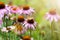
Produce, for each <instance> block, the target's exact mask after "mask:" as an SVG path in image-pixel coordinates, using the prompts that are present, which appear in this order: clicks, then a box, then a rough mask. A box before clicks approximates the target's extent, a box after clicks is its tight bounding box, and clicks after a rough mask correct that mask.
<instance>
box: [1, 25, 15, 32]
mask: <svg viewBox="0 0 60 40" xmlns="http://www.w3.org/2000/svg"><path fill="white" fill-rule="evenodd" d="M14 29H15V26H8V27H3V28H2V29H1V31H2V32H9V31H12V30H14Z"/></svg>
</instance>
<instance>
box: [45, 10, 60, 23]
mask: <svg viewBox="0 0 60 40" xmlns="http://www.w3.org/2000/svg"><path fill="white" fill-rule="evenodd" d="M46 19H47V20H49V21H50V22H52V21H55V22H57V21H58V20H59V19H60V16H59V15H58V14H57V13H56V9H51V10H50V11H49V12H47V13H46Z"/></svg>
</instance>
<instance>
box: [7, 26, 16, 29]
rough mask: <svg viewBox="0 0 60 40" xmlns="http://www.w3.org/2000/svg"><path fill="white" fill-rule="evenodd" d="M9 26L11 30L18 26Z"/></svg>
mask: <svg viewBox="0 0 60 40" xmlns="http://www.w3.org/2000/svg"><path fill="white" fill-rule="evenodd" d="M7 28H10V30H14V29H15V28H16V27H15V26H8V27H7Z"/></svg>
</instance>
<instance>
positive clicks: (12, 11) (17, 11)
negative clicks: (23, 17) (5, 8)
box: [10, 6, 22, 14]
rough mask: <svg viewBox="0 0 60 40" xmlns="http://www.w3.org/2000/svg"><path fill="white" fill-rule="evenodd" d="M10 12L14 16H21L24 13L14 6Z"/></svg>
mask: <svg viewBox="0 0 60 40" xmlns="http://www.w3.org/2000/svg"><path fill="white" fill-rule="evenodd" d="M10 12H11V13H14V14H16V13H17V14H18V13H19V14H20V13H22V11H21V10H20V9H19V7H16V6H13V7H12V8H11V9H10Z"/></svg>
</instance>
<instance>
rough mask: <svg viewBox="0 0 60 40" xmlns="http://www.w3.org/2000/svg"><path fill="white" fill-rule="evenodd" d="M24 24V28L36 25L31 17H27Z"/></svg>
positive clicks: (31, 27)
mask: <svg viewBox="0 0 60 40" xmlns="http://www.w3.org/2000/svg"><path fill="white" fill-rule="evenodd" d="M24 24H25V28H26V29H35V27H36V22H35V21H34V19H33V18H28V19H27V20H26V22H25V23H24Z"/></svg>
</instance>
